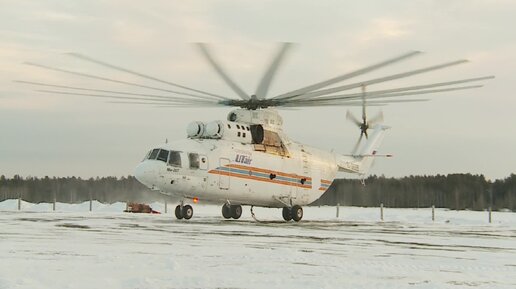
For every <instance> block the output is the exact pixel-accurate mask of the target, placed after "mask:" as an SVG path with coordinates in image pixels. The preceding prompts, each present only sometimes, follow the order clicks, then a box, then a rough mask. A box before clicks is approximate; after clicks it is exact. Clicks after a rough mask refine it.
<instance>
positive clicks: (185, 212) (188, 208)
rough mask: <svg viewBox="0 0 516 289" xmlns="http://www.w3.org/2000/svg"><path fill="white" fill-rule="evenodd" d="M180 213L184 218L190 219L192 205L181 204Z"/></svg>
mask: <svg viewBox="0 0 516 289" xmlns="http://www.w3.org/2000/svg"><path fill="white" fill-rule="evenodd" d="M182 215H183V218H185V220H190V219H191V218H192V216H193V208H192V206H190V205H186V206H183V211H182Z"/></svg>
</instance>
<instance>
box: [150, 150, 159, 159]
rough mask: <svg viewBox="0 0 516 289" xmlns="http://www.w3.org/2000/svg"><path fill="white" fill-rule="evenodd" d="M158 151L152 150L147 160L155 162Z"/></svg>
mask: <svg viewBox="0 0 516 289" xmlns="http://www.w3.org/2000/svg"><path fill="white" fill-rule="evenodd" d="M158 153H159V149H153V150H152V152H151V153H150V155H149V160H155V159H156V157H157V156H158Z"/></svg>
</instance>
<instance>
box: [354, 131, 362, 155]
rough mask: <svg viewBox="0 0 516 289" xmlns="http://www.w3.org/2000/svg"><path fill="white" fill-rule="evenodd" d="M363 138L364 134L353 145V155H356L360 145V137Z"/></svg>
mask: <svg viewBox="0 0 516 289" xmlns="http://www.w3.org/2000/svg"><path fill="white" fill-rule="evenodd" d="M363 136H364V134H362V133H361V134H360V137H359V138H358V141H357V143H356V144H355V146H354V147H353V152H352V154H353V155H356V154H357V150H358V146H359V145H360V142H361V141H362V137H363Z"/></svg>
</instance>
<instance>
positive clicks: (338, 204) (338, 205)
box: [337, 203, 340, 218]
mask: <svg viewBox="0 0 516 289" xmlns="http://www.w3.org/2000/svg"><path fill="white" fill-rule="evenodd" d="M339 207H340V203H337V218H338V217H339V209H340V208H339Z"/></svg>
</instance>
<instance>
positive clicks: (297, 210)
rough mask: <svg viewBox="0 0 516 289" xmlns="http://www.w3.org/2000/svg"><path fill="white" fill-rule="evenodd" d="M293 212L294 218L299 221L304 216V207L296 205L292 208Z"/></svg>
mask: <svg viewBox="0 0 516 289" xmlns="http://www.w3.org/2000/svg"><path fill="white" fill-rule="evenodd" d="M290 211H291V213H292V220H294V221H296V222H299V221H301V219H302V218H303V208H301V206H298V205H295V206H293V207H292V209H290Z"/></svg>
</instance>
